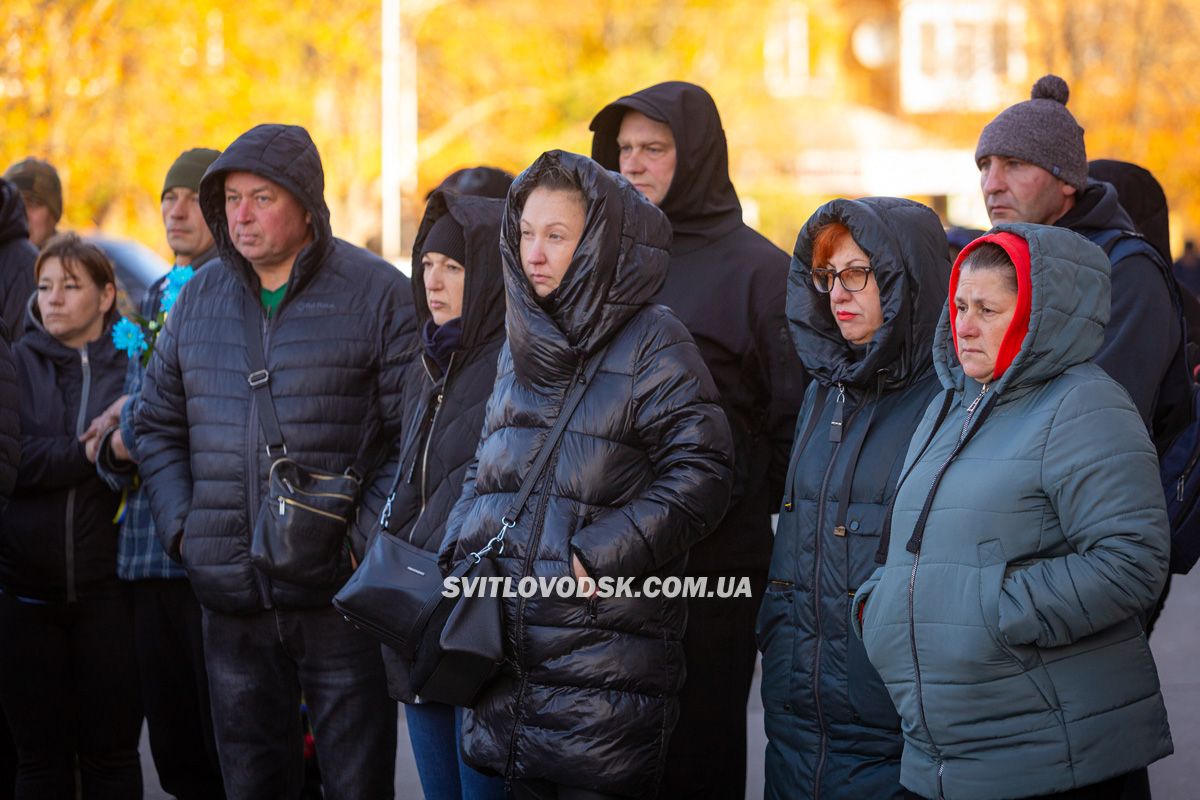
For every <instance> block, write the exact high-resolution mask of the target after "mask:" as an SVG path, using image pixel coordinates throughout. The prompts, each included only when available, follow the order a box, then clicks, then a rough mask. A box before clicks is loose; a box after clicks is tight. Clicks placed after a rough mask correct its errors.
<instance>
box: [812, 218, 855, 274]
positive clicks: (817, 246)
mask: <svg viewBox="0 0 1200 800" xmlns="http://www.w3.org/2000/svg"><path fill="white" fill-rule="evenodd" d="M847 236H850V239H851V241H853V240H854V237H853V236H851V234H850V229H849V228H847V227H846V226H845V224H843V223H841V222H837V221H836V220H835V221H833V222H826V223H825V224H824V225H822V226H821V227H819V228H817V230H816V233H814V234H813V236H812V267H813V269H824V268H825V267H827V266H829V259H831V258H833V251H834V250H837V248H838V245H840V244H841V243H842V240H843V239H845V238H846V237H847Z"/></svg>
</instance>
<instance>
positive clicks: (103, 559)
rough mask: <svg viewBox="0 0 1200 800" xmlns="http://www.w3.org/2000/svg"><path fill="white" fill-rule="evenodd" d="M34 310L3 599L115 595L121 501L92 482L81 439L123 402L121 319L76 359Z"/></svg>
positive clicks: (19, 356)
mask: <svg viewBox="0 0 1200 800" xmlns="http://www.w3.org/2000/svg"><path fill="white" fill-rule="evenodd" d="M30 306H31V307H32V308H31V311H30V313H29V314H28V319H29V321H30V322H29V328H28V330H27V332H26V334H25V336H24V337H23V338H22V339H21V341H19V342H17V344H16V345H14V347H13V357H14V360H15V361H16V366H17V382H18V384H19V386H20V406H21V417H20V419H21V462H20V467H19V468H18V472H17V486H16V490H15V491H14V492H13V496H12V500H11V501H10V502H9V505H8V508H7V510H5V512H4V514H3V516H2V517H0V531H3V534H2V535H0V589H3V590H4V591H6V592H9V593H11V594H15V595H18V596H21V597H32V598H36V599H39V600H45V601H49V602H59V603H61V602H70V601H74V600H76V599H78V598H79V597H81V596H85V595H87V594H89V593H93V592H97V591H104V590H106V589H110V588H112V587H113V586H115V585H117V526H116V525H115V524H114V523H113V516H114V515H115V513H116V511H117V506H118V504H119V502H120V495H119V494H117V493H114V492H113V491H112V490H111V489H110V488H109V487H108V485H107V484H105V483H104V481H103V480H101V479H100V476H99V475H97V474H96V466H95V464H93V463H92V462H90V461H88V460H87V456H86V455H85V454H84V447H83V444H82V443H81V442H80V441H79V438H78V437H79V435H80V434H81V433H83V432H84V430H85V429H86V428H87V427H88V425H90V424H91V422H92V420H93V419H95V418H96V417H98V416H99V415H100V414H101V413H102V412H103V411H104V410H105V409H106V408H108V407H109V405H111V404H112V402H113V401H114V400H116V399H117V398H118V397H120V396H121V387H122V386H123V384H124V381H125V364H126V358H125V355H124V354H123V353H120V352H118V351H117V349H116V347H114V346H113V343H112V322H114V321H115V319H110V320H109V324H108V325H106V327H105V330H104V333H103V334H102V335H101V336H100V338H99V339H97V340H96V341H94V342H91V343H90V344H88V345H87V347H86V348H84V349H82V350H75V349H72V348H70V347H67V346H66V345H64V344H62V343H61V342H59V341H58V340H57V339H55V338H54V337H53V336H51V335H50V333H48V332H47V331H46V329H45V328H44V327H42V321H41V317H40V315H39V314H38V313H37V307H36V305H35V304H34V300H33V298H30ZM115 316H116V315H115V314H113V315H112V317H113V318H115Z"/></svg>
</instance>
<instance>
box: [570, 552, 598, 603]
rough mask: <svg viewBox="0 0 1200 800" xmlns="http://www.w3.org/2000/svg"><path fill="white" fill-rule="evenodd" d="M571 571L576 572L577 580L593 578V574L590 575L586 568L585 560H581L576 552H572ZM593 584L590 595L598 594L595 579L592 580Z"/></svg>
mask: <svg viewBox="0 0 1200 800" xmlns="http://www.w3.org/2000/svg"><path fill="white" fill-rule="evenodd" d="M571 572H573V573H575V580H576V581H582V580H583V579H585V578H586V579H587V580H589V581H590V580H592V576H591V575H588V571H587V570H586V569H584V567H583V562H581V561H580V560H579V556H577V555H575V554H574V553H572V554H571ZM592 586H593V588H592V593H591V594H589V595H588V597H594V596H595V595H596V588H595V581H592Z"/></svg>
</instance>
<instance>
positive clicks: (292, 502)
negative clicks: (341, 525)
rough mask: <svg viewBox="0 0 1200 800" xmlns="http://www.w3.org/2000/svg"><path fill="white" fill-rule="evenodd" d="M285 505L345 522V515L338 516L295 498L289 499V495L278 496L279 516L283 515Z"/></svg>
mask: <svg viewBox="0 0 1200 800" xmlns="http://www.w3.org/2000/svg"><path fill="white" fill-rule="evenodd" d="M286 506H294V507H295V508H302V509H304V510H305V511H307V512H309V513H310V514H320V515H321V516H323V517H329V518H330V519H332V520H335V521H337V522H345V521H346V518H345V517H339V516H338V515H337V514H331V513H329V512H328V511H322V510H321V509H319V508H313V507H312V506H308V505H305V504H304V503H298V502H296V501H295V500H293V499H291V498H290V497H280V498H279V516H281V517H282V516H283V514H284V512H285V510H286Z"/></svg>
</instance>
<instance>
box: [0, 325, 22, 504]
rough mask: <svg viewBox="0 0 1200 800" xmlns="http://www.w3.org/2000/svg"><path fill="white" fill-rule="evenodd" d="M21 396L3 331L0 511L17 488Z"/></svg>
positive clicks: (0, 352) (0, 351) (0, 333)
mask: <svg viewBox="0 0 1200 800" xmlns="http://www.w3.org/2000/svg"><path fill="white" fill-rule="evenodd" d="M2 325H3V323H2V321H0V327H2ZM20 404H21V392H20V387H18V386H17V368H16V364H14V363H13V356H12V348H11V347H9V344H8V336H7V331H5V330H0V511H3V510H4V507H5V505H6V504H7V503H8V498H9V497H11V496H12V491H13V487H15V486H16V484H17V467H18V465H19V464H20V463H21V414H20Z"/></svg>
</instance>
